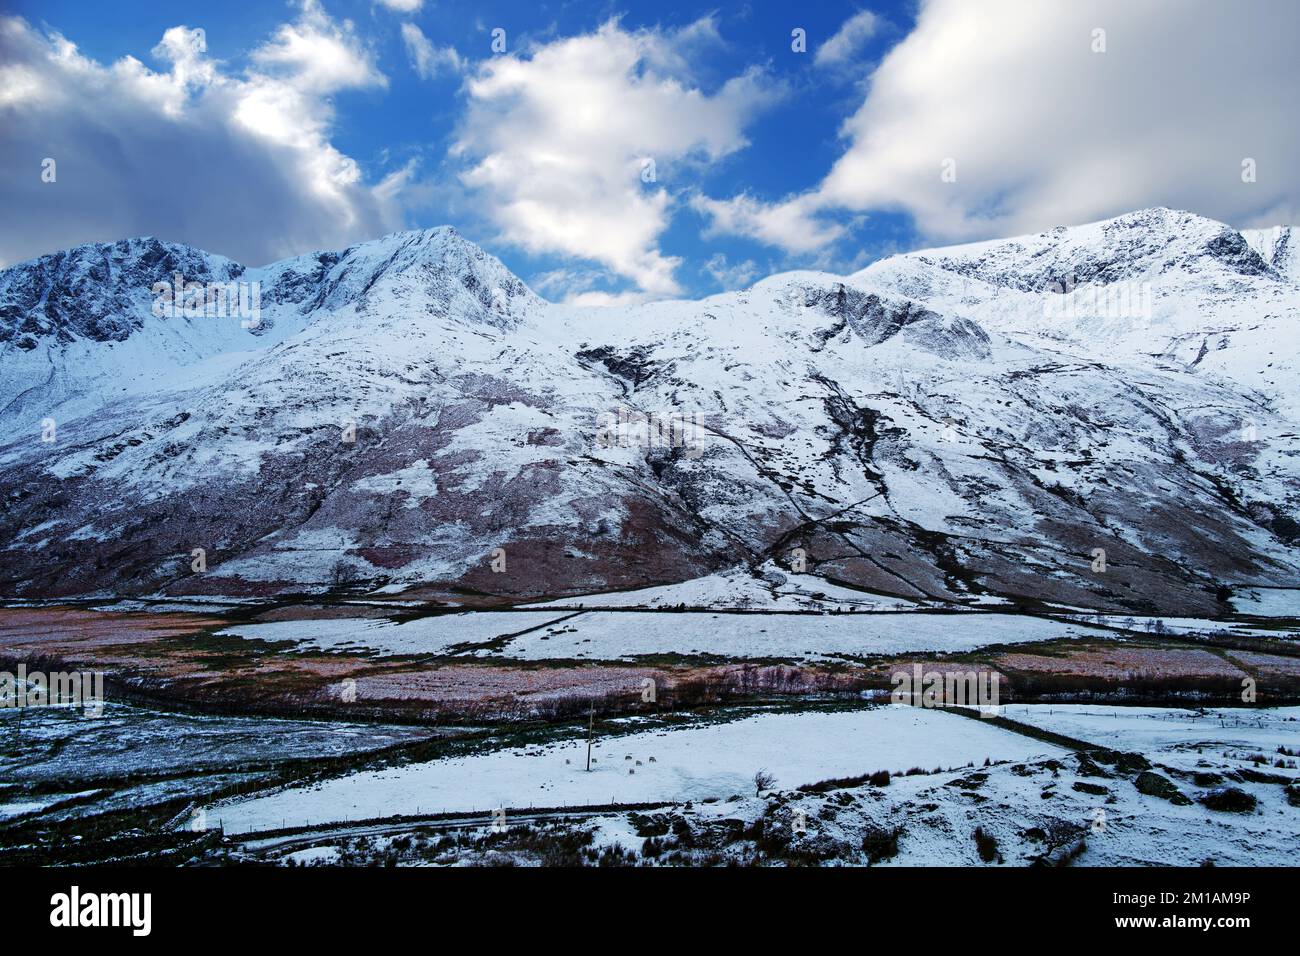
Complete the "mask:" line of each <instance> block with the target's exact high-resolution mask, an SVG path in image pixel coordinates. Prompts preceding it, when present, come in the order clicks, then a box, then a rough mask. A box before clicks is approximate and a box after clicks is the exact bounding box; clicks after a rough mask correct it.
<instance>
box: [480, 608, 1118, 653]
mask: <svg viewBox="0 0 1300 956" xmlns="http://www.w3.org/2000/svg"><path fill="white" fill-rule="evenodd" d="M1084 635H1096V636H1100V637H1109V636H1111V635H1110V634H1108V632H1106V631H1104V630H1099V629H1096V628H1091V627H1088V626H1087V625H1083V624H1078V623H1059V622H1056V621H1049V620H1044V619H1042V618H1035V617H1028V616H1024V615H1015V614H998V613H983V612H974V611H970V612H958V613H953V614H927V613H924V612H917V613H909V612H902V613H896V614H838V615H798V616H795V615H780V616H778V615H753V614H708V613H699V614H655V613H637V612H592V613H587V614H582V615H580V616H578V617H575V618H572V619H570V620H568V621H565V622H564V623H563V624H562V625H560V626H559V627H555V628H542V629H541V630H538V631H533V632H531V633H529V634H524V635H522V636H520V637H517V638H515V639H514V640H512V641H510V642H509V643H508V644H507V645H506V647H505V649H504V650H503V651H502V652H501V653H502V654H503V655H504V656H506V657H512V658H516V659H519V660H530V661H536V660H547V659H579V660H626V659H628V658H635V657H641V656H648V655H654V654H672V653H676V654H683V655H691V654H707V655H712V656H716V657H731V658H746V657H749V658H793V659H797V660H806V661H817V660H834V659H836V658H843V657H863V656H867V655H871V654H904V653H910V652H913V651H968V650H974V649H976V648H980V647H987V646H989V645H991V644H1022V643H1026V642H1030V641H1047V640H1052V639H1055V638H1063V637H1081V636H1084Z"/></svg>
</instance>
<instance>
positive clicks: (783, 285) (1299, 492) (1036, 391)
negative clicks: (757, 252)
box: [0, 210, 1300, 615]
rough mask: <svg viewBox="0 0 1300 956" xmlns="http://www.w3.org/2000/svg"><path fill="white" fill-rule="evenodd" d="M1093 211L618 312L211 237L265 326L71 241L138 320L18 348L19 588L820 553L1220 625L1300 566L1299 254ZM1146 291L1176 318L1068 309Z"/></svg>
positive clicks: (437, 265) (853, 579)
mask: <svg viewBox="0 0 1300 956" xmlns="http://www.w3.org/2000/svg"><path fill="white" fill-rule="evenodd" d="M1106 223H1110V224H1112V225H1110V226H1109V233H1108V232H1107V227H1106ZM1143 223H1145V225H1143ZM1092 226H1094V227H1097V228H1092V227H1075V230H1073V231H1072V230H1070V229H1065V230H1064V231H1060V230H1053V231H1052V232H1049V233H1044V234H1040V235H1039V236H1035V237H1031V238H1032V239H1033V240H1034V242H1032V243H1031V242H1030V241H1029V240H1028V239H1026V238H1025V237H1018V238H1016V239H1011V240H1002V241H998V242H994V243H982V244H974V245H968V246H958V247H951V248H950V249H949V250H947V251H946V252H943V251H942V250H940V251H938V252H936V251H935V250H922V251H920V252H917V253H908V254H903V255H900V256H894V257H891V258H889V259H885V260H881V261H880V262H877V263H873V264H872V265H871V266H869V267H867V268H866V269H864V270H861V271H859V272H857V273H854V274H853V275H851V276H845V277H839V276H833V275H831V274H828V273H818V272H794V273H783V274H780V275H777V276H773V277H769V278H768V279H765V280H762V281H760V282H757V283H755V284H753V285H751V286H749V287H747V288H745V289H741V290H736V291H734V292H727V293H721V294H718V295H714V296H710V297H709V298H706V299H703V300H699V301H691V300H671V301H665V302H654V303H644V304H640V305H636V306H631V307H626V308H621V309H615V308H600V307H587V308H582V307H576V306H566V305H563V304H553V303H547V302H546V301H545V300H543V299H541V298H540V297H538V296H536V294H535V293H533V292H532V291H531V290H530V289H528V287H527V285H526V284H525V283H523V282H522V281H521V280H519V279H518V278H517V277H515V276H513V275H512V274H511V273H510V272H509V270H507V269H506V268H505V267H504V266H503V265H502V264H501V263H500V262H499V260H497V259H495V258H494V257H492V256H490V255H489V254H488V253H486V252H484V251H483V250H481V249H479V248H478V247H477V246H475V245H474V244H473V243H470V242H469V241H468V240H465V239H464V238H463V237H461V236H460V235H459V234H458V233H456V232H455V231H454V230H452V229H450V228H439V229H433V230H418V231H408V232H402V233H394V234H391V235H390V236H386V237H383V238H381V239H379V240H372V241H370V242H367V243H359V244H356V245H354V246H350V247H348V248H347V249H345V250H342V251H340V252H338V253H311V254H307V255H305V256H298V257H293V258H291V259H288V260H282V261H280V262H278V263H272V264H270V265H268V266H262V267H257V268H255V269H246V268H244V267H238V264H235V263H231V264H229V265H224V263H228V262H229V260H219V257H218V258H214V259H213V260H212V261H213V262H214V263H216V266H215V268H214V267H212V266H211V265H209V269H210V271H211V272H213V273H214V274H218V275H219V277H222V278H229V277H230V276H231V275H232V274H233V273H234V269H235V267H238V268H239V270H240V271H239V272H238V274H237V275H235V276H234V277H235V278H237V279H238V280H239V281H245V282H249V281H254V280H257V281H261V280H265V283H264V285H263V287H262V302H263V306H262V311H263V321H262V322H261V323H260V324H259V325H258V327H256V328H251V329H248V328H241V327H240V325H239V323H238V322H235V321H233V320H232V319H229V318H212V317H207V318H203V319H194V318H191V319H187V318H184V317H177V318H158V317H156V316H153V315H152V314H144V315H141V314H140V310H141V309H142V308H143V307H144V306H145V304H146V303H147V296H142V295H141V294H139V289H138V288H137V287H135V286H132V285H131V284H130V283H129V282H128V283H127V284H126V285H125V286H124V285H123V273H122V268H123V267H122V266H121V263H120V262H118V263H116V265H115V264H114V262H112V261H110V262H108V263H106V264H103V265H102V266H101V264H100V261H99V260H102V259H103V257H102V256H100V257H99V260H96V258H95V257H94V256H89V255H87V256H82V257H73V259H74V260H80V259H85V260H86V262H85V263H83V265H85V268H83V269H80V270H79V271H76V273H75V275H73V276H72V278H73V279H75V280H76V281H75V282H73V283H72V284H70V285H69V286H68V287H67V288H68V290H69V291H68V295H72V296H73V298H72V300H71V301H72V302H73V303H74V304H75V302H78V301H80V300H81V299H88V300H89V301H92V302H99V303H101V304H102V303H105V302H107V303H109V304H112V303H114V302H118V301H119V299H115V298H114V296H118V295H121V296H124V298H122V299H120V301H121V302H124V303H126V305H124V306H123V307H122V310H121V311H122V312H127V311H129V310H131V309H133V310H135V311H134V312H130V314H118V313H109V312H105V315H104V321H105V322H106V324H105V325H104V328H105V329H107V330H108V331H109V332H110V333H111V334H109V335H106V336H104V337H103V338H102V339H96V338H93V337H91V336H90V335H89V334H87V335H76V334H69V335H66V336H60V335H59V334H58V332H57V331H51V330H46V331H45V332H43V333H42V334H43V336H44V337H43V338H39V339H38V340H37V345H36V346H35V347H32V348H22V347H20V346H18V345H17V344H16V343H15V342H14V341H13V338H12V336H11V337H10V338H9V339H8V340H6V341H4V342H3V343H0V407H3V408H4V409H5V415H4V418H5V427H4V429H3V431H0V496H3V497H4V499H5V501H6V503H7V507H6V513H5V516H4V518H3V519H0V533H3V534H4V536H5V540H6V541H8V542H9V543H8V545H7V546H5V547H4V548H3V549H0V555H2V556H3V559H2V560H0V593H5V594H9V595H10V596H22V597H33V596H39V597H59V596H70V595H84V594H95V593H99V594H135V595H139V594H160V595H165V594H197V593H208V594H228V595H238V594H243V595H250V596H259V595H260V596H268V597H269V596H274V595H279V594H286V593H298V592H303V591H307V592H310V591H314V590H322V589H328V588H330V587H332V586H338V585H339V583H340V580H347V581H352V582H354V584H355V586H357V587H362V586H364V587H365V588H368V589H371V590H376V589H377V590H380V591H382V592H384V593H398V592H404V593H405V594H406V595H408V596H414V597H427V598H430V599H436V600H444V601H458V602H459V601H470V602H488V603H494V602H514V601H526V600H537V599H540V598H547V597H557V596H559V597H563V596H571V595H581V594H585V593H595V592H598V591H601V590H611V589H616V588H630V587H645V586H656V585H666V584H673V583H677V582H680V581H684V580H688V579H691V578H693V577H698V576H703V575H709V574H713V573H719V572H722V571H726V570H728V569H734V568H738V567H740V568H749V569H750V570H751V571H752V573H754V574H757V575H760V576H763V575H773V574H775V575H780V574H783V573H788V572H789V569H790V567H791V562H792V561H796V558H794V557H792V555H799V557H798V558H797V562H798V563H800V564H801V565H803V564H806V566H807V568H808V571H809V572H810V573H813V574H817V575H820V576H822V577H823V578H825V579H826V580H828V581H834V582H836V583H837V584H844V585H847V586H851V587H857V588H861V589H864V590H869V591H873V592H878V593H883V594H888V595H891V596H895V597H899V598H903V599H907V600H913V601H921V602H935V603H939V604H968V603H972V602H974V603H987V602H988V601H1014V602H1025V601H1028V602H1040V603H1041V602H1053V603H1056V604H1065V605H1069V606H1074V607H1086V608H1097V609H1102V610H1116V611H1118V610H1131V611H1147V612H1149V611H1153V610H1157V611H1160V612H1162V613H1170V612H1177V613H1186V614H1201V615H1205V614H1217V613H1220V612H1222V611H1223V609H1224V608H1225V607H1226V604H1225V600H1226V598H1225V596H1224V588H1230V587H1231V586H1234V585H1244V584H1256V585H1258V584H1268V583H1294V582H1295V581H1296V580H1300V552H1297V550H1296V546H1297V543H1300V542H1297V535H1296V531H1297V530H1300V525H1297V524H1296V522H1295V518H1294V516H1295V515H1296V513H1297V510H1298V505H1300V480H1298V476H1297V468H1298V467H1300V465H1298V464H1297V459H1298V458H1300V437H1298V436H1300V428H1298V427H1297V426H1296V422H1297V415H1296V408H1297V407H1298V405H1300V388H1297V380H1296V376H1295V374H1294V368H1293V366H1292V365H1291V363H1290V360H1289V359H1288V358H1286V357H1285V356H1276V355H1273V354H1271V353H1272V352H1273V351H1275V350H1276V347H1277V343H1276V340H1277V336H1278V333H1279V330H1281V329H1284V328H1287V327H1289V326H1290V324H1291V323H1293V322H1294V321H1295V320H1296V318H1297V316H1298V315H1300V289H1297V286H1296V283H1295V282H1294V281H1293V280H1291V279H1290V278H1289V277H1288V276H1287V274H1286V272H1285V271H1284V270H1282V269H1279V268H1277V267H1275V266H1274V265H1273V263H1272V261H1271V259H1278V261H1281V262H1284V263H1285V261H1286V258H1285V254H1286V249H1287V248H1288V246H1287V244H1286V243H1282V244H1281V246H1280V252H1279V243H1278V241H1277V240H1276V238H1275V240H1274V242H1273V245H1272V247H1270V248H1269V249H1268V250H1267V251H1270V253H1271V257H1270V261H1266V260H1265V258H1264V257H1263V255H1262V253H1261V252H1260V251H1259V249H1261V248H1265V246H1264V245H1263V242H1264V237H1263V236H1262V234H1261V235H1254V234H1252V236H1251V237H1250V238H1249V239H1248V238H1247V237H1245V236H1244V235H1243V234H1241V233H1238V232H1235V231H1232V235H1235V236H1236V237H1237V238H1236V239H1232V238H1228V239H1226V240H1221V237H1222V235H1223V230H1224V229H1225V228H1226V227H1223V226H1222V224H1216V223H1213V221H1212V220H1203V219H1201V218H1200V217H1194V216H1192V215H1191V214H1187V213H1181V212H1178V211H1172V210H1157V211H1154V212H1153V211H1149V210H1144V211H1139V212H1137V213H1133V214H1129V215H1128V217H1117V218H1116V219H1115V220H1107V221H1105V222H1104V223H1102V224H1092ZM1144 229H1145V230H1147V231H1148V232H1150V231H1152V230H1154V231H1155V232H1154V234H1140V235H1139V234H1138V233H1142V230H1144ZM1161 230H1163V232H1162V231H1161ZM1279 235H1280V231H1279ZM123 242H124V243H126V245H125V246H123V249H124V250H130V249H132V248H137V247H138V248H140V249H142V250H144V254H146V255H148V256H149V259H148V262H149V264H150V269H152V270H153V271H157V270H158V269H159V268H161V266H162V265H163V264H164V263H165V262H168V261H169V260H167V259H166V255H167V247H165V246H163V245H162V244H161V243H160V245H159V247H153V246H151V245H150V244H149V243H150V242H151V240H140V241H138V242H136V243H135V245H134V246H133V245H132V244H131V242H130V241H125V240H124V241H123ZM117 245H121V244H117ZM78 248H85V247H78ZM110 248H113V246H110ZM159 248H161V249H162V250H163V252H162V253H159V252H158V249H159ZM1043 249H1047V250H1049V252H1043V251H1042V250H1043ZM1053 249H1054V250H1055V253H1052V252H1050V250H1053ZM940 252H942V255H940V254H939V253H940ZM173 256H174V258H178V259H182V260H183V258H184V257H183V256H182V255H181V254H180V253H179V252H175V253H173ZM972 256H975V257H977V258H978V261H979V262H980V263H982V264H981V265H978V266H976V267H971V268H966V266H967V265H968V264H969V263H970V262H971V261H972V259H971V257H972ZM1089 256H1091V257H1092V258H1091V259H1089V258H1088V257H1089ZM1279 256H1280V258H1279ZM1125 257H1127V258H1125ZM110 259H111V257H110ZM1103 260H1106V261H1108V262H1109V265H1108V266H1107V267H1106V268H1105V269H1100V270H1098V269H1096V268H1094V269H1093V271H1092V272H1091V276H1092V277H1093V278H1094V279H1098V280H1099V281H1097V282H1095V283H1091V284H1090V283H1087V282H1083V281H1081V282H1080V285H1079V287H1078V288H1072V289H1070V290H1068V291H1066V292H1064V293H1063V292H1061V291H1060V290H1058V289H1054V288H1053V287H1052V284H1053V283H1055V282H1057V281H1058V279H1059V278H1060V271H1061V268H1062V267H1063V266H1062V264H1063V263H1064V264H1071V265H1073V264H1076V263H1080V262H1085V263H1086V262H1091V263H1092V264H1093V265H1094V266H1096V265H1097V264H1098V263H1101V262H1102V261H1103ZM33 261H34V262H40V261H41V260H33ZM61 261H62V260H61ZM1162 265H1164V266H1168V268H1160V267H1159V266H1162ZM47 266H48V264H47ZM91 266H94V267H95V268H93V269H92V268H91ZM1261 267H1262V268H1261ZM13 268H15V267H11V269H8V270H4V271H3V272H0V303H7V304H9V305H12V304H13V298H12V297H9V298H6V294H7V291H8V290H10V289H12V288H13V285H14V277H13V275H12V274H11V273H12V272H13ZM115 268H116V270H117V271H115ZM981 270H983V276H981V274H980V273H981ZM990 270H991V271H990ZM153 271H149V269H143V270H141V272H140V274H139V275H137V276H136V281H137V282H138V283H141V284H143V280H144V279H145V278H150V277H152V275H153ZM1026 276H1035V277H1037V279H1041V280H1042V281H1043V282H1044V284H1045V288H1043V289H1040V290H1033V291H1025V290H1024V289H1023V288H1020V286H1022V285H1024V284H1025V283H1024V277H1026ZM23 278H26V279H27V280H28V281H27V284H26V285H24V286H23V287H22V288H23V291H24V294H26V295H29V296H30V295H31V292H32V289H31V279H32V277H31V276H30V275H25V276H24V277H23ZM1080 278H1081V279H1082V277H1080ZM990 279H995V280H1005V281H1002V282H1001V284H999V282H998V281H989V280H990ZM1100 280H1106V281H1104V282H1103V281H1100ZM1137 280H1141V281H1149V282H1150V283H1151V284H1152V286H1153V287H1154V290H1153V293H1152V295H1151V301H1152V302H1153V303H1154V305H1153V308H1152V310H1151V314H1150V315H1145V316H1144V315H1141V314H1137V315H1106V314H1090V313H1086V312H1084V313H1081V312H1080V310H1078V309H1073V310H1069V309H1067V310H1059V309H1058V308H1057V303H1058V302H1060V301H1061V300H1066V301H1069V302H1071V303H1080V302H1085V301H1086V302H1087V303H1090V307H1091V308H1093V309H1094V310H1095V309H1097V308H1098V303H1102V305H1104V304H1105V302H1104V300H1103V299H1101V298H1096V297H1094V298H1092V299H1087V298H1086V297H1085V296H1082V295H1081V290H1084V289H1087V288H1089V287H1090V286H1095V287H1096V288H1102V287H1107V286H1113V285H1114V284H1115V283H1116V282H1125V281H1137ZM1036 281H1037V280H1036ZM73 290H75V292H74V291H73ZM1071 297H1073V298H1071ZM32 301H33V302H36V303H38V304H39V305H40V307H41V308H42V309H43V308H45V302H47V301H48V299H46V300H42V299H41V298H40V297H39V296H37V297H36V298H35V299H33V300H32ZM61 301H62V300H61ZM68 307H71V306H68ZM1054 310H1056V311H1057V312H1059V313H1060V314H1055V313H1054ZM0 314H3V313H0ZM136 319H139V325H138V326H136V325H134V324H133V323H134V321H135V320H136ZM24 321H25V318H24ZM21 324H22V323H19V326H20V327H21ZM128 327H129V328H128ZM122 328H128V331H127V334H126V335H125V336H122V337H120V338H115V337H114V335H117V334H118V332H119V330H120V329H122ZM26 334H33V336H34V337H35V335H34V333H26ZM45 421H53V422H55V424H56V432H57V435H56V437H55V439H54V440H53V441H49V442H43V441H40V440H39V439H40V433H41V428H40V425H41V423H42V422H45ZM611 421H613V422H618V423H621V424H619V425H618V428H619V429H621V431H620V433H619V434H617V435H616V436H615V439H616V440H615V441H612V442H611V441H610V440H609V438H610V433H609V426H608V424H607V423H608V422H611ZM664 422H668V423H669V426H670V427H668V428H667V429H664V428H662V427H661V426H663V423H664ZM673 428H677V429H678V431H677V432H673V431H672V429H673ZM664 434H668V435H669V436H670V437H669V439H668V440H667V441H662V440H659V439H662V438H663V435H664ZM673 435H676V436H677V438H674V437H672V436H673ZM347 436H351V440H349V439H348V437H347ZM678 439H680V440H678ZM196 548H202V549H203V550H204V553H205V555H206V556H207V566H206V569H205V570H203V571H201V572H196V571H193V570H192V569H191V566H190V565H191V559H190V555H191V553H192V552H193V551H194V550H195V549H196ZM498 549H503V550H504V553H505V554H506V555H508V560H507V561H506V570H504V571H502V570H497V569H495V568H494V562H493V560H492V558H491V555H493V554H494V553H496V552H497V550H498ZM1096 549H1103V550H1105V552H1106V562H1105V563H1106V569H1105V570H1104V571H1095V570H1093V567H1094V564H1095V562H1096V559H1095V558H1094V556H1093V552H1094V551H1095V550H1096ZM782 568H785V570H784V571H783V570H782Z"/></svg>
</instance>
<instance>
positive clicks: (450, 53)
mask: <svg viewBox="0 0 1300 956" xmlns="http://www.w3.org/2000/svg"><path fill="white" fill-rule="evenodd" d="M402 42H403V43H404V44H406V55H407V57H409V58H410V60H411V69H413V70H415V72H416V73H417V74H418V75H419V76H420V78H421V79H425V80H431V79H433V78H434V77H435V76H437V75H438V74H439V73H441V72H442V71H443V70H447V71H449V72H452V73H459V72H460V71H461V70H463V69H464V68H465V61H464V60H463V59H461V56H460V54H459V53H457V52H456V48H455V47H453V46H444V47H435V46H434V45H433V43H431V42H430V40H429V38H428V37H427V36H425V35H424V31H422V30H421V29H420V28H419V27H417V26H416V25H415V24H414V23H403V24H402Z"/></svg>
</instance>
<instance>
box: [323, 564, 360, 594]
mask: <svg viewBox="0 0 1300 956" xmlns="http://www.w3.org/2000/svg"><path fill="white" fill-rule="evenodd" d="M356 580H357V569H356V568H354V567H353V566H352V565H350V564H348V563H347V562H346V561H344V560H343V559H342V558H339V559H338V560H337V561H335V562H334V567H332V568H330V588H331V589H332V590H339V589H341V588H346V587H349V586H350V585H352V584H355V583H356Z"/></svg>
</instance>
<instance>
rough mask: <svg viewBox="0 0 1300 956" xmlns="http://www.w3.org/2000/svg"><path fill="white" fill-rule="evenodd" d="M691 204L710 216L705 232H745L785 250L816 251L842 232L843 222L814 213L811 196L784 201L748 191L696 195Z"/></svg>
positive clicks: (712, 234) (745, 234)
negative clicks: (728, 195)
mask: <svg viewBox="0 0 1300 956" xmlns="http://www.w3.org/2000/svg"><path fill="white" fill-rule="evenodd" d="M691 206H692V208H694V209H695V210H696V211H697V212H699V213H701V214H702V215H705V216H708V217H709V219H710V224H709V226H708V227H707V228H706V229H705V231H704V234H705V235H706V236H714V235H721V234H731V235H739V236H747V237H749V238H751V239H756V240H758V241H759V242H763V243H766V244H767V245H771V246H779V247H780V248H782V249H785V250H786V251H787V252H792V253H808V252H816V251H817V250H819V249H822V248H824V247H826V246H828V245H829V244H830V243H832V242H834V241H835V240H836V239H838V238H840V236H841V235H843V233H844V229H843V227H842V226H840V225H838V224H836V223H833V222H827V221H826V220H823V219H817V218H816V217H815V213H816V211H817V210H816V204H815V200H814V198H813V197H811V196H796V197H794V198H792V199H788V200H786V201H784V202H778V203H765V202H761V201H760V200H757V199H753V198H751V197H750V196H747V195H743V194H742V195H740V196H736V197H735V198H733V199H710V198H708V197H707V196H702V195H697V196H694V197H692V198H691Z"/></svg>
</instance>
